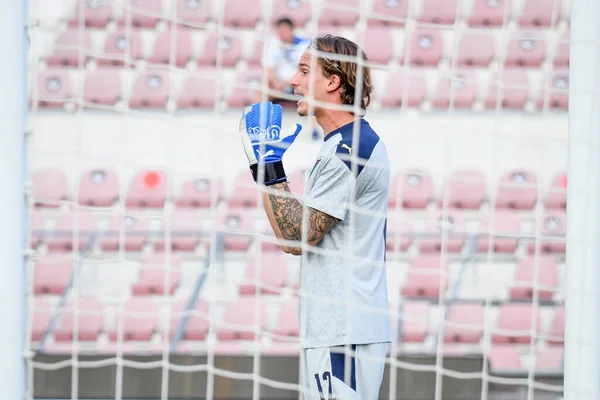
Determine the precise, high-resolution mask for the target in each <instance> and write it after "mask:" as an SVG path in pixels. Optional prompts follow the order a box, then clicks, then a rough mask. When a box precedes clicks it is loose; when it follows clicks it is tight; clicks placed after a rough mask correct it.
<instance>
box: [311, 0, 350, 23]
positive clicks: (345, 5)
mask: <svg viewBox="0 0 600 400" xmlns="http://www.w3.org/2000/svg"><path fill="white" fill-rule="evenodd" d="M359 9H360V0H323V9H322V10H321V16H320V17H319V26H320V27H326V26H354V25H355V24H356V21H358V17H359V15H360V13H359Z"/></svg>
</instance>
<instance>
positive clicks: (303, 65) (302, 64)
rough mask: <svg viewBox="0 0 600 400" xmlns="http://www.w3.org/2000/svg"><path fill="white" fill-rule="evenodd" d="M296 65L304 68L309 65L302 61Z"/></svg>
mask: <svg viewBox="0 0 600 400" xmlns="http://www.w3.org/2000/svg"><path fill="white" fill-rule="evenodd" d="M298 66H299V67H304V68H309V67H310V65H308V64H306V63H303V62H301V63H299V64H298Z"/></svg>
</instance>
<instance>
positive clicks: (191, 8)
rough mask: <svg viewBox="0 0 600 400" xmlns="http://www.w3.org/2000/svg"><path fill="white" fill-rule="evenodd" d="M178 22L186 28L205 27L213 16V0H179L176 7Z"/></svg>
mask: <svg viewBox="0 0 600 400" xmlns="http://www.w3.org/2000/svg"><path fill="white" fill-rule="evenodd" d="M175 18H176V22H177V24H180V26H183V27H186V28H203V27H204V26H205V25H206V23H208V22H209V21H210V19H211V18H212V2H210V1H201V0H200V1H199V0H177V5H176V7H175Z"/></svg>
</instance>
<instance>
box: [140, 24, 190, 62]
mask: <svg viewBox="0 0 600 400" xmlns="http://www.w3.org/2000/svg"><path fill="white" fill-rule="evenodd" d="M173 41H174V42H173ZM171 43H174V44H175V49H172V48H171ZM171 57H173V60H171ZM191 59H192V36H191V34H190V33H189V32H188V31H187V30H185V29H176V30H172V29H171V30H166V31H164V32H161V33H159V34H158V37H157V38H156V41H155V42H154V49H153V51H152V56H151V57H150V59H149V60H148V61H149V62H150V63H155V64H169V65H176V66H177V67H180V68H184V67H185V66H186V64H187V62H188V61H189V60H191Z"/></svg>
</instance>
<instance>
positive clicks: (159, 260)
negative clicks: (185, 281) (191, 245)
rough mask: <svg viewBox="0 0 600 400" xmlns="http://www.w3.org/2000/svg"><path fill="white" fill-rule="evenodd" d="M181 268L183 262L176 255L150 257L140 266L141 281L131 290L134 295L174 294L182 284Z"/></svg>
mask: <svg viewBox="0 0 600 400" xmlns="http://www.w3.org/2000/svg"><path fill="white" fill-rule="evenodd" d="M180 267H181V260H180V258H179V257H178V256H176V255H171V256H170V258H167V257H166V256H165V255H164V254H155V255H154V256H151V257H148V258H147V259H145V260H143V261H142V265H140V274H139V279H138V280H137V282H136V283H134V284H133V286H132V288H131V291H132V293H133V295H135V296H139V295H156V294H160V295H162V294H165V293H168V294H171V295H172V294H174V293H175V289H176V288H177V287H178V286H179V282H180V275H181V271H180ZM167 281H168V282H167Z"/></svg>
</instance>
